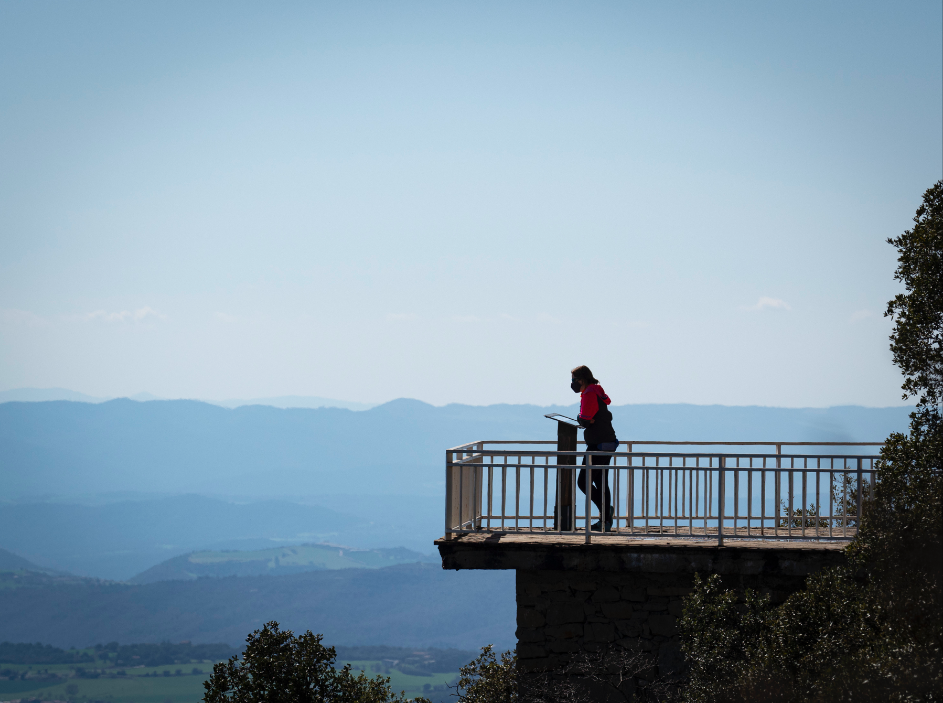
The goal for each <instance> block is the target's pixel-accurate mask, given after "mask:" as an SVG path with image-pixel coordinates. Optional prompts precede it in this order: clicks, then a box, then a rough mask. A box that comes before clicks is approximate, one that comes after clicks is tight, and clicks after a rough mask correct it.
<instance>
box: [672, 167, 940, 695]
mask: <svg viewBox="0 0 943 703" xmlns="http://www.w3.org/2000/svg"><path fill="white" fill-rule="evenodd" d="M914 221H915V223H916V226H915V227H914V229H913V230H911V231H908V232H905V233H904V234H903V235H902V236H901V237H898V238H897V239H893V240H889V241H890V243H892V244H894V245H895V246H897V248H898V252H899V260H898V264H899V265H898V268H897V272H896V278H897V279H898V280H900V281H902V282H903V283H904V284H905V286H906V288H907V292H906V293H905V294H901V295H898V296H897V297H896V298H894V300H892V301H891V302H890V304H889V306H888V314H889V315H893V316H894V318H895V328H894V333H893V335H892V336H891V341H892V345H891V350H892V352H893V354H894V361H895V363H897V364H898V365H899V366H900V367H901V370H902V371H903V372H904V376H905V381H904V384H903V388H904V394H905V397H911V396H916V397H917V398H918V406H917V409H916V411H915V412H914V413H913V414H912V415H911V426H910V434H909V436H905V435H903V434H892V435H891V436H890V437H889V438H888V440H887V442H886V444H885V445H884V448H883V449H882V450H881V458H880V461H879V462H878V463H877V468H878V469H879V470H880V479H879V480H878V481H877V482H876V483H875V485H873V486H870V485H868V486H862V493H863V495H865V496H868V495H873V499H871V500H868V501H866V502H865V504H864V506H863V511H862V516H861V524H860V526H858V525H857V522H858V521H857V519H856V520H855V521H854V523H853V524H855V526H857V527H859V530H858V533H857V535H856V537H855V539H854V541H853V542H852V543H851V544H850V545H849V547H848V548H847V549H846V554H847V556H848V564H847V566H844V567H838V568H832V569H826V570H824V571H822V572H820V573H818V574H815V575H813V576H810V577H809V578H808V579H807V580H806V586H805V589H804V590H802V591H799V592H797V593H794V594H793V595H792V596H790V597H789V598H788V599H787V600H786V601H785V602H784V603H783V604H782V605H780V606H778V607H775V608H774V607H771V606H770V604H769V601H768V600H764V599H760V598H757V597H756V596H755V595H754V594H752V593H751V592H750V591H747V592H746V594H744V598H743V600H744V602H742V603H741V602H740V595H739V594H738V593H736V592H734V591H728V590H724V589H723V588H722V587H721V584H720V579H719V577H717V576H716V575H714V576H710V577H709V578H707V579H704V580H702V579H700V578H698V579H697V583H696V587H695V589H694V592H693V594H691V595H690V596H689V597H688V598H687V599H686V601H685V607H684V615H683V617H682V619H681V623H680V626H681V638H682V648H683V650H684V652H685V655H686V657H687V660H688V663H689V665H690V668H691V677H690V680H689V682H688V683H687V685H686V686H685V687H684V690H683V692H682V698H683V700H685V701H690V702H692V703H694V702H697V703H710V702H714V701H717V702H719V701H744V702H745V701H783V702H784V703H785V702H787V701H788V702H792V701H802V702H803V703H816V702H818V701H822V702H823V703H824V702H825V701H935V700H940V698H941V691H943V419H941V407H940V403H941V401H943V348H941V344H943V182H939V183H937V184H936V185H934V187H933V188H931V189H929V190H928V191H927V192H926V193H925V194H924V202H923V205H921V207H920V209H919V210H918V211H917V216H916V217H915V218H914ZM856 494H857V486H856V482H853V481H852V480H851V479H850V478H849V477H847V476H846V477H844V479H843V480H842V481H841V482H840V484H838V485H833V500H835V501H836V502H837V503H838V504H839V506H840V507H839V511H838V514H844V515H849V514H853V513H852V509H851V506H852V505H854V498H855V496H856ZM816 516H817V511H816V510H815V506H810V508H809V509H808V510H806V511H794V513H793V515H791V516H789V518H787V519H788V520H791V521H797V520H798V521H799V524H800V525H801V523H802V521H807V520H808V521H814V520H816V519H818V518H817V517H816ZM813 524H814V523H813Z"/></svg>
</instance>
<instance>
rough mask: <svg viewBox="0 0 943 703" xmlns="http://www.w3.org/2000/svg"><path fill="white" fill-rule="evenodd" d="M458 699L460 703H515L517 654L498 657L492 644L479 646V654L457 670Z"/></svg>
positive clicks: (504, 653) (508, 653)
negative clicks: (458, 673)
mask: <svg viewBox="0 0 943 703" xmlns="http://www.w3.org/2000/svg"><path fill="white" fill-rule="evenodd" d="M458 700H459V702H460V703H516V702H517V655H516V654H515V653H514V652H511V651H508V652H502V653H501V655H500V657H498V656H496V655H495V653H494V647H493V646H492V645H490V644H489V645H487V646H485V647H482V648H481V654H479V655H478V657H477V658H476V659H474V660H473V661H471V662H469V663H468V664H466V665H465V666H463V667H462V668H461V670H460V677H459V680H458Z"/></svg>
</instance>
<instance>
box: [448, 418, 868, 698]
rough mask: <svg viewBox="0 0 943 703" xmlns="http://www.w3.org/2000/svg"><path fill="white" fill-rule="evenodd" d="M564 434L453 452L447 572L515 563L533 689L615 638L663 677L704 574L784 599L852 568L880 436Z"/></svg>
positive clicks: (676, 662)
mask: <svg viewBox="0 0 943 703" xmlns="http://www.w3.org/2000/svg"><path fill="white" fill-rule="evenodd" d="M565 432H566V433H568V434H569V436H564V433H565ZM560 435H561V436H560V437H558V441H557V442H553V441H519V442H505V441H478V442H470V443H468V444H463V445H461V446H458V447H453V448H452V449H449V450H447V451H446V461H445V479H446V494H445V535H444V536H443V537H442V538H441V539H438V540H436V546H437V547H438V549H439V554H440V556H441V558H442V567H443V568H445V569H456V570H461V569H514V570H515V571H516V574H517V578H516V591H517V637H518V645H517V654H518V662H519V667H520V668H519V670H520V672H521V676H522V677H523V678H522V679H521V685H522V686H523V685H526V683H525V682H526V680H527V678H526V677H527V675H528V672H531V673H540V672H543V673H542V675H545V674H547V673H548V672H555V671H560V670H561V669H562V668H565V667H566V666H567V664H568V662H570V661H572V658H573V657H574V656H576V655H577V653H582V654H580V656H583V657H585V656H589V655H592V656H599V653H600V652H605V651H609V649H611V648H613V647H617V648H622V649H624V650H633V651H639V650H640V651H642V652H644V653H646V656H650V658H651V661H652V666H654V667H655V670H656V671H657V674H658V676H663V677H672V676H675V675H678V674H680V673H681V672H682V670H683V657H682V655H681V650H680V640H679V638H678V624H677V621H678V618H679V617H680V615H681V610H682V599H683V597H684V596H685V595H686V594H687V593H690V591H691V589H692V588H693V584H694V578H695V575H696V574H700V575H701V576H702V577H706V576H708V575H710V574H717V575H719V576H720V578H721V580H722V582H723V585H724V586H725V587H727V588H738V589H744V588H753V589H755V590H757V591H759V592H761V593H766V594H769V596H770V597H771V599H772V601H773V602H779V601H782V600H783V599H785V598H786V597H788V595H789V594H791V593H793V592H794V591H796V590H797V589H799V588H801V587H802V586H803V584H804V582H805V579H806V577H807V576H808V575H809V574H812V573H814V572H815V571H817V570H819V569H822V568H824V567H827V566H834V565H838V564H841V563H842V561H843V559H844V553H843V551H842V550H843V549H844V547H845V546H846V545H847V543H848V542H849V541H850V540H851V539H853V538H854V535H855V534H856V532H857V528H858V525H859V524H860V520H861V513H862V506H863V504H864V501H865V500H867V499H868V498H869V497H870V496H871V495H872V494H873V490H874V486H875V482H876V481H878V480H879V479H880V469H879V468H878V466H877V460H878V459H879V456H878V454H877V452H875V451H874V448H876V447H880V446H882V445H883V443H881V442H869V443H863V442H816V443H813V442H667V441H631V442H625V443H623V444H622V445H621V446H620V447H618V449H619V450H620V451H616V452H588V451H586V449H585V446H586V445H585V444H584V443H582V442H577V441H576V433H575V430H572V431H571V430H570V429H568V428H565V429H563V430H561V433H560ZM868 449H870V451H868ZM595 457H609V465H608V466H601V465H598V464H597V463H596V462H598V461H599V459H595ZM583 464H592V465H591V466H584V465H583ZM584 469H585V470H587V471H590V470H591V471H592V472H593V473H594V474H595V476H596V478H597V481H601V482H602V483H604V484H605V485H606V486H608V488H609V492H610V495H611V500H610V501H609V505H611V507H612V513H611V527H610V528H609V529H608V530H607V529H606V520H605V516H602V515H600V511H599V508H598V507H597V506H595V505H594V504H593V503H592V502H591V500H590V496H588V495H584V494H583V493H582V492H581V491H580V490H579V488H578V486H579V483H580V477H579V474H580V472H581V471H583V470H584ZM584 479H585V476H584ZM585 483H590V482H589V481H585ZM633 685H634V684H633Z"/></svg>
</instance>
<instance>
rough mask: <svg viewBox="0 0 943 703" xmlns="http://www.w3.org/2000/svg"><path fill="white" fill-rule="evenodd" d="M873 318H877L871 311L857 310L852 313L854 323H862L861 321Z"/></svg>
mask: <svg viewBox="0 0 943 703" xmlns="http://www.w3.org/2000/svg"><path fill="white" fill-rule="evenodd" d="M871 317H875V315H874V313H873V312H871V311H870V310H855V311H854V312H853V313H851V321H852V322H860V321H861V320H867V319H868V318H871Z"/></svg>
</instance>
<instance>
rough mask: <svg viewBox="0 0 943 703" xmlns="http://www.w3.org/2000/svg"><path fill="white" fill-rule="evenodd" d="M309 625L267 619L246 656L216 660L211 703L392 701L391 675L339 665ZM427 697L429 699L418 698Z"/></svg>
mask: <svg viewBox="0 0 943 703" xmlns="http://www.w3.org/2000/svg"><path fill="white" fill-rule="evenodd" d="M321 640H322V635H314V634H312V633H311V631H310V630H309V631H308V632H305V633H304V634H303V635H299V636H295V635H294V634H292V632H291V631H290V630H285V631H282V630H280V629H279V626H278V623H277V622H269V623H266V624H265V625H264V626H263V627H262V629H261V630H256V631H254V632H253V633H252V634H250V635H249V636H248V637H247V638H246V643H247V644H246V649H245V651H244V652H243V655H242V661H239V659H238V657H232V658H230V659H229V661H227V662H224V663H220V664H216V666H214V667H213V674H212V675H211V676H210V679H209V680H208V681H207V682H206V683H204V684H203V685H204V688H205V689H206V694H205V695H204V696H203V700H204V701H205V703H388V702H389V703H392V702H394V701H399V702H405V700H406V697H405V695H404V694H402V693H401V694H400V695H399V696H397V695H395V694H394V693H393V692H392V690H391V689H390V686H389V681H390V680H389V679H388V678H384V677H382V676H377V677H375V678H372V679H371V678H368V677H367V676H366V675H365V674H363V673H362V672H361V673H360V674H358V675H357V676H354V675H353V673H352V672H351V668H350V664H345V665H344V666H343V667H342V668H341V669H335V668H334V663H335V660H336V658H337V656H336V652H335V650H334V648H333V647H325V646H324V645H323V644H321ZM416 700H419V701H421V700H423V699H416Z"/></svg>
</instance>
